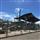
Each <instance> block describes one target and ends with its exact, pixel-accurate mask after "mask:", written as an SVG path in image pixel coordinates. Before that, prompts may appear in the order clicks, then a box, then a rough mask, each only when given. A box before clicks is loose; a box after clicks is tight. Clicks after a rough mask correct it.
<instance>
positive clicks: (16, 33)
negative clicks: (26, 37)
mask: <svg viewBox="0 0 40 40" xmlns="http://www.w3.org/2000/svg"><path fill="white" fill-rule="evenodd" d="M30 32H36V30H30V31H29V30H26V31H24V30H20V31H12V32H10V33H8V36H9V37H10V36H15V35H20V34H26V33H30ZM5 37H6V34H0V38H5Z"/></svg>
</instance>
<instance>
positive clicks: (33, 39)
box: [0, 32, 40, 40]
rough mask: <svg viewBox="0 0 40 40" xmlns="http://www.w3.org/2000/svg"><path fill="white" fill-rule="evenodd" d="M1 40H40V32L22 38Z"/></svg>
mask: <svg viewBox="0 0 40 40" xmlns="http://www.w3.org/2000/svg"><path fill="white" fill-rule="evenodd" d="M0 40H40V32H37V33H30V34H26V35H22V36H16V37H9V38H5V39H0Z"/></svg>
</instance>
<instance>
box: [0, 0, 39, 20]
mask: <svg viewBox="0 0 40 40" xmlns="http://www.w3.org/2000/svg"><path fill="white" fill-rule="evenodd" d="M16 8H21V10H22V13H21V15H23V14H25V13H29V12H32V13H33V15H35V16H36V17H38V18H40V0H0V15H1V16H0V18H4V19H9V20H14V17H15V16H18V14H17V13H16Z"/></svg>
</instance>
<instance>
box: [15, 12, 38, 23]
mask: <svg viewBox="0 0 40 40" xmlns="http://www.w3.org/2000/svg"><path fill="white" fill-rule="evenodd" d="M15 19H23V20H25V21H29V22H33V23H34V22H37V21H39V19H38V18H36V17H35V16H34V15H33V14H32V13H28V14H24V15H22V16H20V17H17V18H15Z"/></svg>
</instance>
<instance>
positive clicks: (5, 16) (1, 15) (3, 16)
mask: <svg viewBox="0 0 40 40" xmlns="http://www.w3.org/2000/svg"><path fill="white" fill-rule="evenodd" d="M14 17H16V16H13V15H9V14H8V13H6V12H0V19H5V20H10V21H14Z"/></svg>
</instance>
